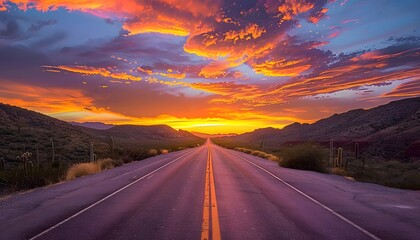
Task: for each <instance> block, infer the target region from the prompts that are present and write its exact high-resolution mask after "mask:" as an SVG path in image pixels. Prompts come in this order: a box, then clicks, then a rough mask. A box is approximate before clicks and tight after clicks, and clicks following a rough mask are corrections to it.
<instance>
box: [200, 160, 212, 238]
mask: <svg viewBox="0 0 420 240" xmlns="http://www.w3.org/2000/svg"><path fill="white" fill-rule="evenodd" d="M209 163H210V162H209V161H208V159H207V164H206V181H205V184H204V207H203V223H202V226H201V228H202V230H201V240H209V230H210V221H209V220H210V164H209Z"/></svg>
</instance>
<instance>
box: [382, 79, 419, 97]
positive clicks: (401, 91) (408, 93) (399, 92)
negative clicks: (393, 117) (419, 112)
mask: <svg viewBox="0 0 420 240" xmlns="http://www.w3.org/2000/svg"><path fill="white" fill-rule="evenodd" d="M419 80H420V77H414V78H413V80H412V81H409V82H404V83H402V84H400V85H398V86H397V87H396V88H394V89H392V91H390V92H387V93H385V94H383V95H381V97H418V96H420V81H419Z"/></svg>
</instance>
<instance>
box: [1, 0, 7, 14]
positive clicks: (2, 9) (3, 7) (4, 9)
mask: <svg viewBox="0 0 420 240" xmlns="http://www.w3.org/2000/svg"><path fill="white" fill-rule="evenodd" d="M6 10H7V7H6V4H5V2H4V1H0V12H3V11H6Z"/></svg>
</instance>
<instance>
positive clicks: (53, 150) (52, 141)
mask: <svg viewBox="0 0 420 240" xmlns="http://www.w3.org/2000/svg"><path fill="white" fill-rule="evenodd" d="M50 140H51V148H52V160H51V161H52V163H54V159H55V149H54V140H53V139H52V138H51V139H50Z"/></svg>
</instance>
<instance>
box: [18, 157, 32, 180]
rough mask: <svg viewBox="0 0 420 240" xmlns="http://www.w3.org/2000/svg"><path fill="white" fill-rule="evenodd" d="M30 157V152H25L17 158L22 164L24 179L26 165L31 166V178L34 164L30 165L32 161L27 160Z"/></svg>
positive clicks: (26, 174)
mask: <svg viewBox="0 0 420 240" xmlns="http://www.w3.org/2000/svg"><path fill="white" fill-rule="evenodd" d="M31 156H32V153H31V152H25V153H23V154H22V155H21V156H17V159H18V160H19V161H22V162H23V167H24V173H25V177H27V176H28V165H31V167H32V169H31V172H32V176H33V166H34V164H33V163H32V161H30V160H29V158H30V157H31Z"/></svg>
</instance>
